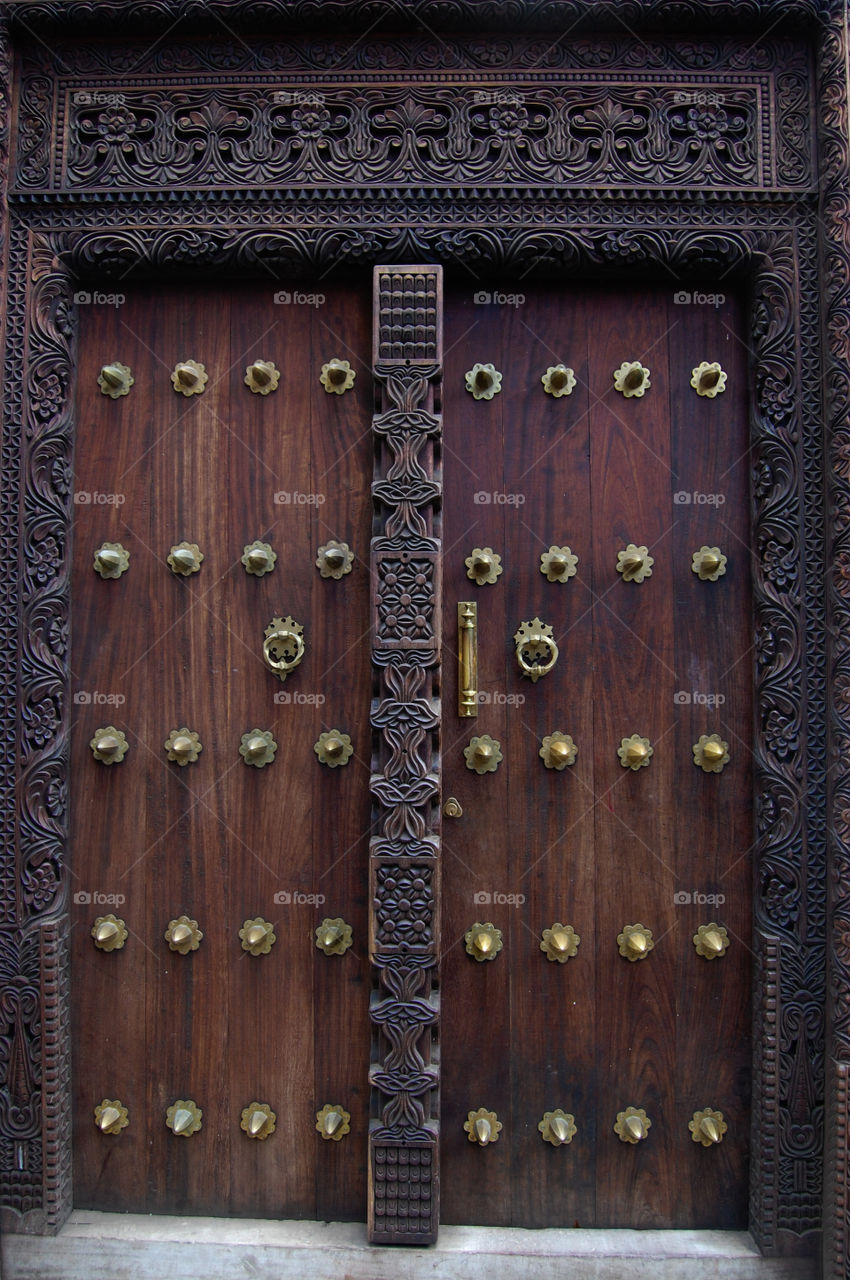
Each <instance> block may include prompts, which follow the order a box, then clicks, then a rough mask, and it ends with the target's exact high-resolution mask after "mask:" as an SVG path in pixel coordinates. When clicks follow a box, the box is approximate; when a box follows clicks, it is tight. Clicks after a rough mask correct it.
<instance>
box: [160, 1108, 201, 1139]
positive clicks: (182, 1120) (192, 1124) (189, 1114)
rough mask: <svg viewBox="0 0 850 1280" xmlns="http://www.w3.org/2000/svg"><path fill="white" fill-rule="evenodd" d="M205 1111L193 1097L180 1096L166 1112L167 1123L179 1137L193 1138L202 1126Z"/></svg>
mask: <svg viewBox="0 0 850 1280" xmlns="http://www.w3.org/2000/svg"><path fill="white" fill-rule="evenodd" d="M203 1114H204V1113H203V1111H201V1109H200V1107H198V1106H196V1104H195V1103H194V1102H193V1100H192V1099H191V1098H178V1099H177V1101H176V1102H172V1104H171V1106H170V1107H169V1108H168V1110H167V1111H166V1113H165V1123H166V1124H167V1125H168V1127H169V1129H170V1130H171V1132H172V1133H173V1134H176V1136H177V1137H178V1138H191V1136H192V1134H193V1133H197V1132H198V1130H199V1129H200V1128H201V1117H202V1116H203Z"/></svg>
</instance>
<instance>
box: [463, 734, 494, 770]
mask: <svg viewBox="0 0 850 1280" xmlns="http://www.w3.org/2000/svg"><path fill="white" fill-rule="evenodd" d="M463 754H464V757H465V759H466V767H467V769H471V770H472V771H473V773H495V772H496V770H497V769H498V767H499V765H500V763H501V760H502V744H501V743H500V742H497V741H496V739H495V738H491V737H490V735H489V733H482V734H481V735H480V736H479V737H477V738H470V740H469V746H467V747H464V749H463Z"/></svg>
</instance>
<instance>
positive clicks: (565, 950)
mask: <svg viewBox="0 0 850 1280" xmlns="http://www.w3.org/2000/svg"><path fill="white" fill-rule="evenodd" d="M580 942H581V938H580V937H579V935H578V934H577V933H576V931H575V929H574V928H573V926H572V925H571V924H558V923H557V922H556V923H555V924H553V925H552V928H551V929H544V930H543V938H542V941H541V943H540V950H541V951H542V952H543V953H544V955H545V956H546V959H547V960H552V961H553V962H554V961H557V963H558V964H566V963H567V961H568V960H569V959H570V958H571V957H572V956H574V955H575V953H576V952H577V951H578V944H579V943H580Z"/></svg>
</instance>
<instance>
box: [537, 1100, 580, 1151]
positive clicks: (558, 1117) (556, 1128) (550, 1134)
mask: <svg viewBox="0 0 850 1280" xmlns="http://www.w3.org/2000/svg"><path fill="white" fill-rule="evenodd" d="M537 1128H538V1129H539V1131H540V1136H541V1137H542V1139H543V1141H544V1142H551V1144H552V1146H553V1147H565V1146H566V1145H567V1143H569V1142H572V1140H573V1138H574V1137H575V1135H576V1132H577V1130H576V1118H575V1116H572V1115H570V1113H569V1111H562V1110H561V1108H560V1107H556V1108H555V1110H554V1111H544V1112H543V1119H542V1120H540V1121H538V1123H537Z"/></svg>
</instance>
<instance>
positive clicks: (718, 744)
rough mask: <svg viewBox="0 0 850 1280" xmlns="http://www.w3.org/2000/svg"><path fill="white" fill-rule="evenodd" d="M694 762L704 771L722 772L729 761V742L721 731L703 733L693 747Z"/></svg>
mask: <svg viewBox="0 0 850 1280" xmlns="http://www.w3.org/2000/svg"><path fill="white" fill-rule="evenodd" d="M692 750H693V753H694V764H696V765H699V767H700V769H702V771H703V773H720V772H721V771H722V770H723V768H724V767H725V766H726V765H727V764H728V763H729V743H728V742H724V741H723V739H722V738H721V736H720V734H719V733H702V734H700V738H699V741H698V742H695V743H694V745H693V747H692Z"/></svg>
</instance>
